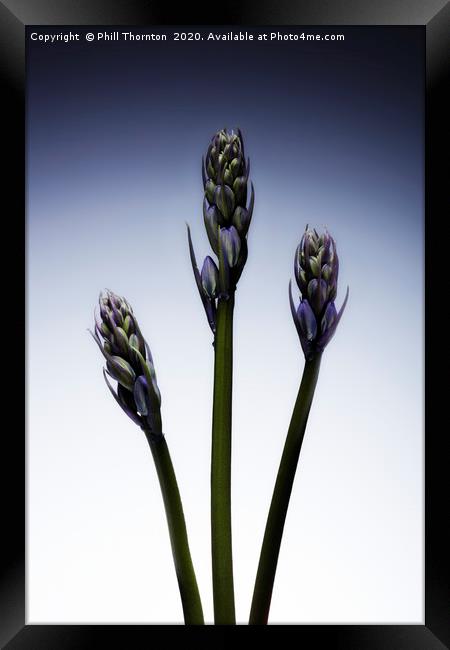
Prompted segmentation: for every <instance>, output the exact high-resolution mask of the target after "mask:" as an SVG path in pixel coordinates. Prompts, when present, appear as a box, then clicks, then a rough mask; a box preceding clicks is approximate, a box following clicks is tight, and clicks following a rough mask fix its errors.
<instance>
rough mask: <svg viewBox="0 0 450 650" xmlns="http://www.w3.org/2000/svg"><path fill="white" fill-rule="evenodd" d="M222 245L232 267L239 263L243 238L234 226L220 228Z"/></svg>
mask: <svg viewBox="0 0 450 650" xmlns="http://www.w3.org/2000/svg"><path fill="white" fill-rule="evenodd" d="M220 245H221V247H222V250H223V252H224V256H225V258H226V260H227V262H228V265H229V266H230V267H233V266H235V265H236V264H237V261H238V258H239V253H240V250H241V240H240V237H239V234H238V231H237V230H236V228H235V227H234V226H230V228H221V229H220Z"/></svg>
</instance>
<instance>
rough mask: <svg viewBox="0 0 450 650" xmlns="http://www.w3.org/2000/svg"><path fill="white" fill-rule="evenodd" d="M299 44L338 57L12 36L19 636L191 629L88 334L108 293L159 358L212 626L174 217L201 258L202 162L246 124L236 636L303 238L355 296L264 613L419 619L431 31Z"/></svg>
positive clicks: (205, 396)
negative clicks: (20, 54) (84, 628)
mask: <svg viewBox="0 0 450 650" xmlns="http://www.w3.org/2000/svg"><path fill="white" fill-rule="evenodd" d="M66 29H67V28H66ZM71 29H72V31H78V32H79V33H81V34H84V33H85V31H89V30H86V29H84V28H81V29H77V28H73V27H72V28H71ZM130 29H131V28H130ZM133 29H134V28H133ZM30 31H38V32H39V33H50V32H53V33H56V32H58V31H60V29H59V28H58V29H54V30H51V29H49V28H34V30H33V29H31V30H30V29H29V30H28V33H30ZM91 31H94V32H97V31H102V28H98V27H95V28H91ZM108 31H110V29H108ZM139 31H143V30H139ZM152 31H156V30H152ZM170 31H171V30H168V32H170ZM207 31H209V30H207ZM221 31H227V30H226V29H225V28H222V29H221ZM235 31H237V30H235ZM261 31H270V29H269V28H268V29H266V30H263V29H261ZM287 31H290V32H293V31H294V29H289V30H287ZM298 31H305V32H308V31H309V32H313V33H316V32H321V33H325V31H327V32H328V33H331V32H335V33H344V34H345V37H346V40H345V42H344V43H342V42H335V43H331V42H328V43H325V42H319V43H305V42H303V43H301V42H298V43H268V44H258V43H235V42H233V43H206V42H201V43H198V42H197V43H187V42H184V43H174V42H166V43H160V44H158V43H154V44H153V43H144V44H140V43H134V44H133V43H125V42H119V43H102V44H97V43H86V42H85V41H84V40H82V41H81V42H80V43H79V44H78V43H69V44H63V45H53V46H49V45H42V44H39V43H32V42H30V40H29V38H27V47H28V63H27V65H28V96H27V224H28V237H27V246H28V250H27V260H28V265H27V282H28V292H27V294H28V297H27V307H28V323H27V327H28V371H29V372H28V461H27V469H28V499H27V541H28V543H27V546H28V561H27V620H28V622H33V623H36V622H124V623H132V622H181V621H182V612H181V607H180V604H179V601H178V594H177V586H176V579H175V573H174V570H173V566H172V560H171V555H170V548H169V543H168V536H167V530H166V523H165V520H164V512H163V507H162V503H161V497H160V494H159V487H158V484H157V479H156V475H155V471H154V468H153V466H152V460H151V457H150V453H149V450H148V449H147V446H146V445H147V443H146V441H145V439H144V436H143V435H142V434H141V432H140V431H139V430H137V429H136V428H135V426H134V425H133V424H132V423H131V422H130V421H128V420H127V418H126V417H125V415H122V413H121V412H120V411H119V410H118V408H117V406H116V404H115V403H114V401H113V400H112V398H111V397H110V395H109V393H108V391H107V389H106V387H105V385H104V383H103V378H102V375H101V367H102V359H101V357H100V355H99V352H98V350H97V349H96V347H95V345H94V344H93V342H92V340H91V339H90V337H89V335H88V333H87V331H86V328H87V327H91V326H92V312H93V308H94V306H95V303H96V300H97V296H98V292H99V290H100V289H101V288H103V287H105V286H106V287H109V288H111V289H113V290H114V291H116V292H117V293H120V294H124V295H126V296H127V298H128V299H129V301H130V302H131V304H132V305H133V306H134V310H135V313H136V315H137V317H138V319H139V321H140V324H141V328H142V330H143V331H144V333H145V335H146V337H147V339H148V341H149V343H150V345H151V348H152V351H153V355H154V358H155V363H156V369H157V374H158V380H159V385H160V389H161V393H162V396H163V421H164V430H165V432H166V436H167V440H168V443H169V446H170V449H171V453H172V456H173V460H174V463H175V467H176V471H177V474H178V479H179V484H180V488H181V491H182V494H183V500H184V507H185V514H186V517H187V521H188V529H189V534H190V540H191V547H192V553H193V559H194V563H195V566H196V569H197V573H198V579H199V583H200V588H201V591H202V595H203V599H204V609H205V614H206V617H207V619H208V620H209V621H211V620H212V605H211V603H212V594H211V575H210V561H209V555H210V546H209V523H208V522H209V455H210V421H211V413H210V411H211V395H212V371H213V350H212V346H211V333H210V331H209V328H208V325H207V323H206V319H205V317H204V314H203V311H202V307H201V304H200V300H199V297H198V295H197V290H196V288H195V284H194V281H193V278H192V272H191V269H190V264H189V258H188V251H187V244H186V232H185V225H184V222H185V221H188V222H189V223H190V225H191V227H192V232H193V239H194V244H195V248H196V252H197V257H198V260H199V263H201V260H202V258H203V256H204V255H205V254H207V253H208V252H209V247H208V243H207V238H206V235H205V233H204V231H203V223H202V213H201V204H202V184H201V176H200V159H201V155H202V154H203V152H204V151H205V149H206V147H207V145H208V141H209V138H210V137H211V136H212V134H213V133H214V132H215V131H216V130H217V129H218V128H221V127H223V126H228V127H233V126H240V127H241V129H242V130H243V133H244V137H245V139H246V149H247V153H248V155H249V156H250V158H251V177H252V179H253V181H254V184H255V189H256V204H255V212H254V218H253V223H252V227H251V231H250V234H249V250H250V253H249V260H248V263H247V266H246V269H245V271H244V274H243V276H242V279H241V281H240V283H239V288H238V294H237V307H236V314H235V341H236V343H235V384H234V386H235V393H234V395H235V398H234V414H233V420H234V432H233V436H234V437H233V535H234V561H235V586H236V605H237V616H238V620H239V621H241V622H245V621H246V619H247V616H248V611H249V606H250V600H251V593H252V586H253V581H254V577H255V572H256V567H257V561H258V555H259V550H260V544H261V540H262V534H263V530H264V524H265V518H266V515H267V509H268V504H269V501H270V496H271V493H272V489H273V483H274V478H275V475H276V471H277V467H278V462H279V458H280V454H281V450H282V446H283V443H284V438H285V433H286V429H287V425H288V422H289V418H290V413H291V410H292V406H293V402H294V399H295V395H296V391H297V387H298V381H299V378H300V376H301V371H302V367H303V360H302V357H301V353H300V346H299V342H298V340H297V335H296V331H295V327H294V325H293V323H292V321H291V317H290V312H289V305H288V299H287V284H288V280H289V278H290V277H291V274H292V268H293V255H294V251H295V247H296V245H297V243H298V241H299V239H300V237H301V233H302V231H303V229H304V227H305V225H306V223H309V224H311V225H314V226H316V227H319V228H320V227H323V226H324V225H326V226H327V227H328V228H329V229H330V231H331V232H332V233H333V234H334V236H335V238H336V240H337V246H338V251H339V255H340V260H341V274H340V289H339V293H338V304H340V303H341V301H342V299H343V296H344V293H345V288H346V285H347V284H348V285H350V299H349V303H348V306H347V310H346V312H345V314H344V317H343V319H342V321H341V324H340V326H339V329H338V332H337V334H336V336H335V338H334V339H333V341H332V342H331V344H330V345H329V348H328V349H327V351H326V354H325V356H324V360H323V367H322V371H321V376H320V379H319V385H318V390H317V395H316V398H315V401H314V404H313V408H312V411H311V415H310V421H309V425H308V431H307V435H306V438H305V442H304V446H303V450H302V455H301V459H300V467H299V473H298V475H297V478H296V482H295V485H294V490H293V494H292V500H291V507H290V511H289V514H288V519H287V523H286V527H285V534H284V539H283V546H282V551H281V555H280V560H279V567H278V573H277V579H276V583H275V590H274V595H273V604H272V610H271V621H272V622H306V623H308V622H310V623H315V622H321V623H322V622H403V623H407V622H421V621H422V620H423V526H422V524H423V487H422V485H423V484H422V482H423V394H422V380H423V348H422V345H423V316H422V314H423V206H424V170H423V147H424V140H423V137H424V100H423V97H424V76H423V71H424V65H423V54H424V52H423V45H424V37H423V30H422V29H421V28H341V27H340V28H336V27H335V28H329V29H327V30H324V29H317V28H313V29H309V30H308V29H307V28H301V29H299V30H298Z"/></svg>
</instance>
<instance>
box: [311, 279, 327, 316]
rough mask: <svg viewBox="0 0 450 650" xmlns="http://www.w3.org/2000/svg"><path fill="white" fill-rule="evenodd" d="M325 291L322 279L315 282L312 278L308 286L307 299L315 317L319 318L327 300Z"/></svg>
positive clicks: (325, 285)
mask: <svg viewBox="0 0 450 650" xmlns="http://www.w3.org/2000/svg"><path fill="white" fill-rule="evenodd" d="M327 289H328V287H327V283H326V282H325V280H322V279H320V280H316V279H315V278H314V279H313V280H311V281H310V282H309V284H308V298H309V302H310V304H311V307H312V309H313V311H314V313H315V314H316V316H320V314H321V312H322V309H323V306H324V304H325V301H326V299H327Z"/></svg>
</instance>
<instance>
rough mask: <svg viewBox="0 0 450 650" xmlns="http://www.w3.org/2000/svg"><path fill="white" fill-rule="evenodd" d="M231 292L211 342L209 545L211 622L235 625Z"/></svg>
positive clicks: (219, 312) (220, 303)
mask: <svg viewBox="0 0 450 650" xmlns="http://www.w3.org/2000/svg"><path fill="white" fill-rule="evenodd" d="M233 310H234V293H232V295H231V296H230V297H229V299H228V300H224V299H222V298H221V299H219V301H218V306H217V318H216V327H217V329H216V335H215V340H214V352H215V354H214V403H213V423H212V451H211V545H212V574H213V592H214V622H215V623H216V625H234V624H235V623H236V615H235V609H234V587H233V556H232V547H231V405H232V381H233Z"/></svg>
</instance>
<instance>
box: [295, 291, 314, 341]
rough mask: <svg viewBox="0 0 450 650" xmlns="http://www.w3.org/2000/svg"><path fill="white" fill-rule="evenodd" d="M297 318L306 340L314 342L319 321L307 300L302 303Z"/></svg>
mask: <svg viewBox="0 0 450 650" xmlns="http://www.w3.org/2000/svg"><path fill="white" fill-rule="evenodd" d="M297 317H298V322H299V325H300V329H301V332H302V334H303V336H304V337H305V339H306V340H307V341H310V342H311V341H314V339H315V338H316V335H317V321H316V317H315V316H314V312H313V310H312V309H311V307H310V306H309V303H308V301H307V300H302V301H301V303H300V305H299V307H298V309H297Z"/></svg>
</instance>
